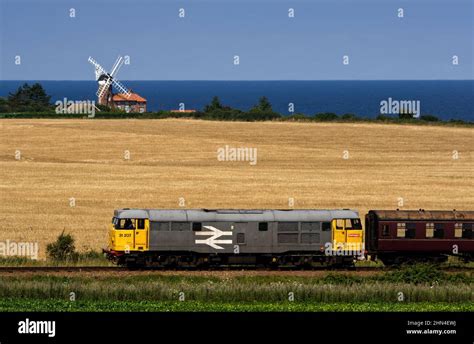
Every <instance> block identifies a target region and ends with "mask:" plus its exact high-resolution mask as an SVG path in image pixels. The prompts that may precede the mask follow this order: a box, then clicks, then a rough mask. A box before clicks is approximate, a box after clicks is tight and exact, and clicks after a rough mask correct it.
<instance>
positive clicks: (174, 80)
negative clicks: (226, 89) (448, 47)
mask: <svg viewBox="0 0 474 344" xmlns="http://www.w3.org/2000/svg"><path fill="white" fill-rule="evenodd" d="M120 80H122V81H145V82H146V81H163V82H168V81H172V82H181V81H199V82H202V81H206V82H222V81H224V82H255V81H257V82H260V81H265V82H273V81H298V82H305V81H474V77H473V78H472V79H242V80H235V79H212V80H206V79H173V80H172V79H165V80H160V79H133V80H132V79H120ZM2 81H97V80H94V79H0V82H2Z"/></svg>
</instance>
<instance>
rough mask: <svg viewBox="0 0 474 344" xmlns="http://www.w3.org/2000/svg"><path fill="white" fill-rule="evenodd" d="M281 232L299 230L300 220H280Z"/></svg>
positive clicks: (279, 227) (279, 229)
mask: <svg viewBox="0 0 474 344" xmlns="http://www.w3.org/2000/svg"><path fill="white" fill-rule="evenodd" d="M278 231H279V232H297V231H298V222H278Z"/></svg>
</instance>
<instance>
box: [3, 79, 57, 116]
mask: <svg viewBox="0 0 474 344" xmlns="http://www.w3.org/2000/svg"><path fill="white" fill-rule="evenodd" d="M7 100H8V104H9V106H10V108H11V110H12V111H18V112H21V111H47V110H50V108H51V104H50V100H51V96H49V95H47V94H46V92H45V90H44V89H43V86H41V84H39V83H36V84H33V85H32V86H30V85H28V84H27V83H25V84H23V86H21V87H19V88H18V90H17V91H16V92H14V93H9V94H8V98H7Z"/></svg>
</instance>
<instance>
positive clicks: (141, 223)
mask: <svg viewBox="0 0 474 344" xmlns="http://www.w3.org/2000/svg"><path fill="white" fill-rule="evenodd" d="M137 229H145V219H138V220H137Z"/></svg>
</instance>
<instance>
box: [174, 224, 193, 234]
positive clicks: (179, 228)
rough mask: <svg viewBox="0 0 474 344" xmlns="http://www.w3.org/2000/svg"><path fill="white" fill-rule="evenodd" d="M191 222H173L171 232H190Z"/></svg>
mask: <svg viewBox="0 0 474 344" xmlns="http://www.w3.org/2000/svg"><path fill="white" fill-rule="evenodd" d="M189 229H190V224H189V222H171V231H177V232H183V231H189Z"/></svg>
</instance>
